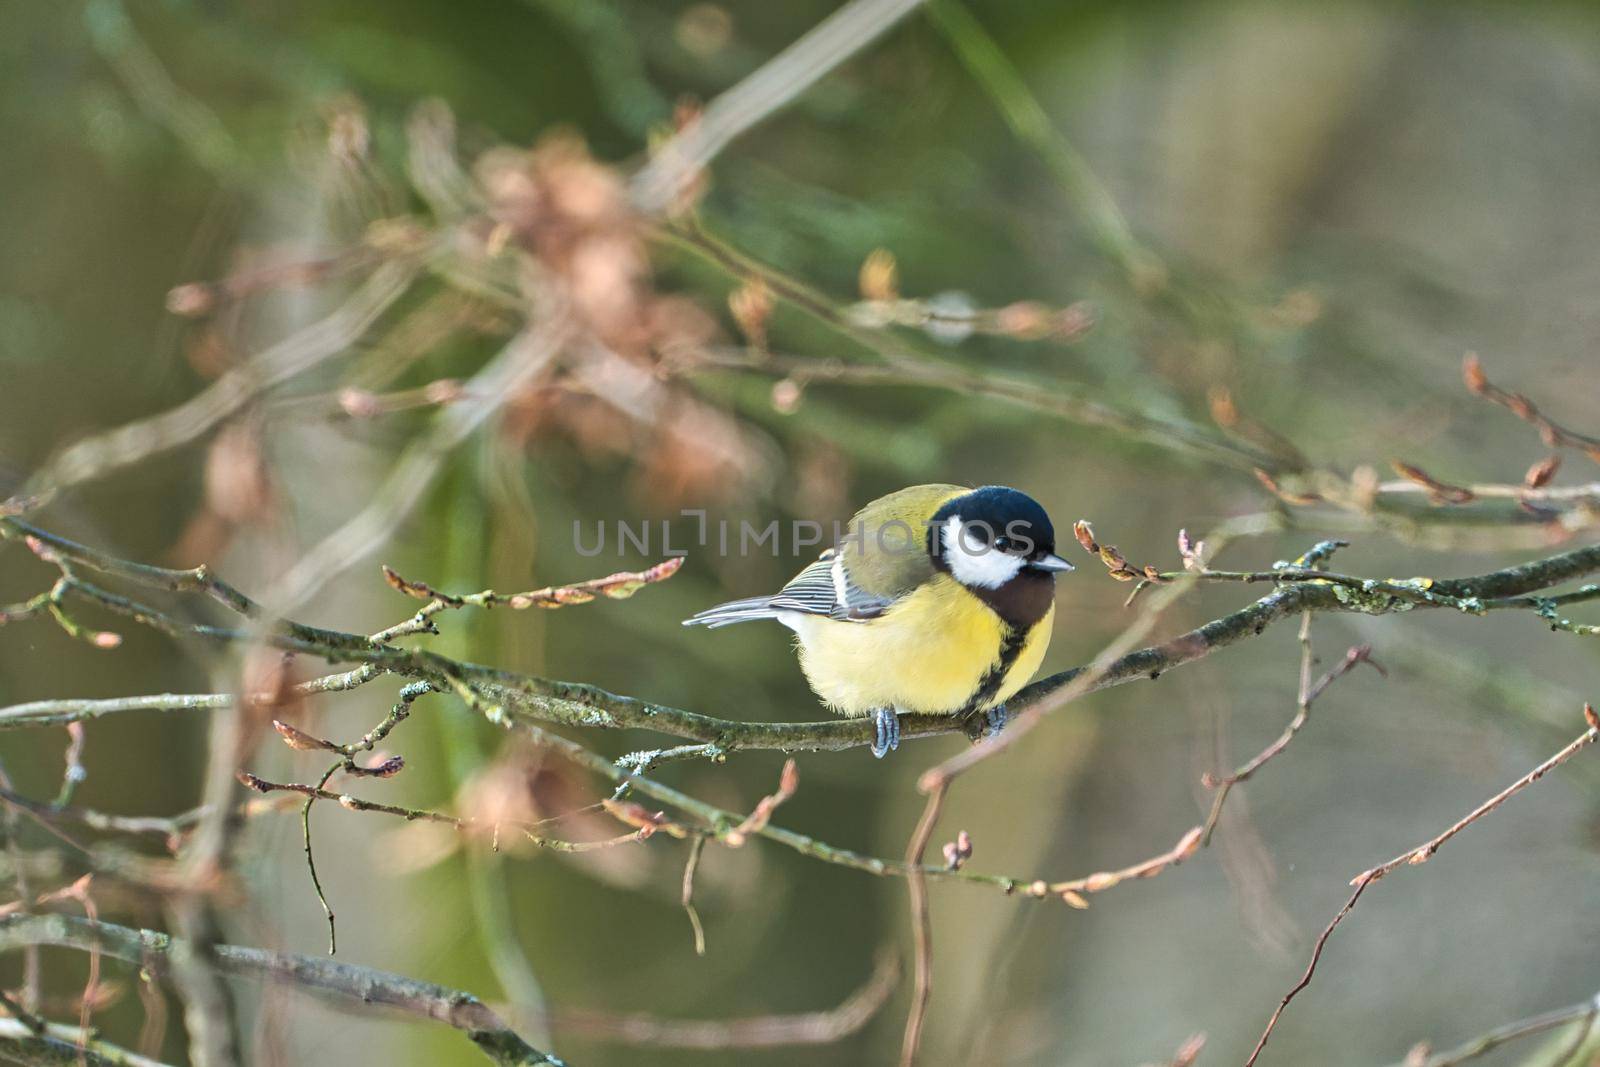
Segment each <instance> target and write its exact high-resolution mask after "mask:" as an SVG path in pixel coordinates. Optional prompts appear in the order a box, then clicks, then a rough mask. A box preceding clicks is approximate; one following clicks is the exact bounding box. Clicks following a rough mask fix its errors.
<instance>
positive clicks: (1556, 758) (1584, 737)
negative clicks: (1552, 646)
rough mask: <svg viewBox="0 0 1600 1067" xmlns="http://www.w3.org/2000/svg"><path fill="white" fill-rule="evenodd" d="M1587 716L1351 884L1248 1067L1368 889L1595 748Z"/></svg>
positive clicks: (1599, 726) (1593, 723)
mask: <svg viewBox="0 0 1600 1067" xmlns="http://www.w3.org/2000/svg"><path fill="white" fill-rule="evenodd" d="M1583 712H1584V718H1585V720H1586V721H1587V722H1588V729H1586V730H1584V732H1583V733H1581V734H1579V735H1578V736H1577V738H1576V739H1574V740H1573V741H1572V742H1571V743H1570V744H1568V745H1567V746H1566V747H1565V748H1563V749H1562V750H1561V751H1559V752H1557V753H1556V754H1555V755H1553V756H1551V757H1550V758H1549V759H1547V760H1545V761H1544V762H1543V763H1541V764H1539V765H1538V766H1537V767H1535V768H1534V769H1533V770H1531V771H1529V772H1528V773H1527V774H1525V775H1523V776H1522V777H1521V778H1518V779H1517V780H1516V781H1515V782H1512V783H1511V784H1510V785H1509V786H1507V787H1506V788H1504V789H1502V790H1501V791H1500V792H1498V793H1496V794H1495V795H1494V796H1492V797H1490V798H1489V799H1488V800H1486V801H1484V802H1483V803H1482V804H1479V805H1478V806H1477V807H1476V808H1473V809H1472V811H1470V812H1468V813H1467V814H1466V815H1465V816H1463V817H1462V818H1460V819H1458V820H1456V821H1455V822H1454V823H1452V824H1451V825H1450V826H1449V827H1448V828H1446V829H1445V830H1444V831H1443V832H1442V833H1440V834H1438V835H1437V836H1435V837H1432V838H1430V839H1428V840H1427V841H1424V842H1423V843H1422V844H1420V845H1418V846H1417V847H1416V848H1412V849H1408V850H1407V851H1405V852H1402V853H1401V854H1400V855H1398V856H1396V857H1395V858H1394V859H1391V860H1389V861H1388V862H1387V863H1380V864H1379V865H1378V866H1376V867H1372V868H1369V869H1367V870H1365V871H1362V872H1361V873H1360V874H1358V875H1356V876H1355V877H1354V878H1353V879H1351V881H1350V884H1351V885H1353V886H1355V887H1356V888H1355V892H1354V893H1352V894H1351V895H1350V899H1349V900H1347V901H1345V905H1344V907H1342V908H1340V909H1339V912H1338V914H1336V915H1334V917H1333V920H1332V921H1331V922H1330V923H1328V925H1327V926H1326V927H1324V928H1323V931H1322V933H1321V935H1319V936H1318V937H1317V941H1316V945H1315V946H1314V947H1313V948H1312V951H1311V960H1310V962H1309V963H1308V964H1307V965H1306V969H1305V973H1303V974H1302V975H1301V976H1300V980H1299V981H1298V982H1296V983H1295V984H1294V987H1293V988H1291V989H1290V990H1289V992H1287V993H1285V994H1284V996H1283V999H1282V1000H1280V1001H1279V1002H1278V1006H1277V1008H1276V1009H1274V1010H1273V1012H1272V1017H1271V1018H1270V1019H1268V1020H1267V1026H1266V1029H1265V1030H1263V1031H1262V1032H1261V1037H1260V1039H1259V1040H1257V1041H1256V1046H1255V1050H1254V1051H1253V1052H1251V1054H1250V1058H1249V1059H1248V1060H1246V1061H1245V1067H1253V1065H1254V1064H1255V1062H1256V1059H1257V1058H1258V1057H1259V1056H1260V1055H1261V1050H1262V1049H1263V1048H1265V1047H1266V1045H1267V1040H1268V1039H1269V1038H1270V1037H1271V1036H1272V1031H1273V1029H1274V1028H1276V1027H1277V1025H1278V1020H1279V1019H1280V1018H1281V1017H1282V1016H1283V1012H1284V1009H1286V1008H1288V1006H1289V1002H1290V1001H1292V1000H1294V998H1295V997H1296V996H1297V995H1298V994H1299V993H1300V991H1301V990H1302V989H1304V988H1305V987H1306V986H1308V985H1310V984H1311V978H1312V976H1313V975H1314V974H1315V973H1316V969H1317V961H1318V960H1320V959H1321V958H1322V949H1323V947H1324V946H1325V945H1326V944H1327V943H1328V938H1329V937H1331V936H1332V935H1333V931H1334V930H1335V929H1337V928H1338V926H1339V924H1340V923H1342V922H1344V920H1345V917H1346V916H1348V915H1349V914H1350V912H1351V911H1352V910H1353V909H1354V908H1355V906H1356V903H1357V902H1358V901H1360V899H1361V895H1362V894H1363V893H1365V892H1366V891H1367V887H1368V886H1371V885H1373V884H1374V883H1375V882H1377V881H1378V880H1379V879H1381V878H1383V877H1384V876H1385V875H1388V874H1390V873H1391V872H1393V871H1395V870H1398V869H1399V868H1401V867H1405V866H1416V865H1417V864H1420V863H1426V862H1427V861H1428V860H1429V859H1430V858H1432V856H1433V854H1434V853H1436V852H1438V851H1439V848H1440V846H1441V845H1443V844H1444V843H1445V842H1446V841H1449V840H1450V839H1451V838H1452V837H1455V836H1456V835H1457V834H1459V833H1460V832H1461V831H1463V830H1465V829H1466V828H1467V827H1469V826H1471V825H1472V824H1473V823H1475V822H1477V821H1478V820H1479V819H1481V818H1483V817H1484V816H1485V815H1487V814H1489V813H1490V812H1491V811H1494V810H1495V809H1496V808H1498V807H1499V806H1500V805H1502V804H1504V803H1505V802H1506V801H1507V800H1510V799H1511V798H1512V797H1514V796H1516V795H1517V794H1518V793H1520V792H1522V791H1523V790H1524V789H1526V788H1528V786H1530V785H1532V784H1533V783H1534V782H1537V781H1538V780H1539V779H1540V778H1543V777H1544V776H1545V775H1546V774H1548V773H1550V771H1552V770H1554V769H1555V768H1556V767H1559V766H1560V765H1561V764H1563V763H1565V762H1566V761H1567V760H1569V759H1571V758H1572V757H1573V756H1575V755H1577V753H1578V752H1579V751H1581V750H1582V749H1583V748H1585V747H1587V746H1588V745H1590V744H1593V743H1594V742H1595V741H1596V740H1600V716H1596V714H1595V710H1594V708H1593V707H1591V706H1590V705H1588V704H1585V705H1584V706H1583Z"/></svg>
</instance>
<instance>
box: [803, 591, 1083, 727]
mask: <svg viewBox="0 0 1600 1067" xmlns="http://www.w3.org/2000/svg"><path fill="white" fill-rule="evenodd" d="M1054 618H1055V608H1054V607H1052V608H1051V609H1050V611H1049V612H1048V613H1047V614H1046V615H1045V617H1044V618H1043V619H1041V620H1040V621H1039V623H1038V624H1037V625H1036V626H1034V627H1033V629H1032V630H1031V631H1030V632H1029V633H1028V634H1027V635H1026V637H1025V638H1024V640H1023V644H1022V649H1021V651H1020V652H1019V653H1018V655H1017V657H1016V659H1015V660H1013V662H1012V664H1011V666H1010V668H1009V669H1008V670H1007V671H1006V675H1005V678H1004V679H1003V681H1002V682H1001V684H1000V687H999V688H998V689H997V690H996V691H995V694H994V697H993V698H992V699H990V700H989V701H987V702H986V706H989V707H992V706H994V705H996V704H1001V703H1004V702H1005V700H1006V699H1007V698H1009V697H1010V696H1011V695H1012V694H1013V693H1015V692H1016V691H1017V690H1018V689H1020V688H1022V686H1023V685H1024V684H1026V682H1027V681H1028V679H1029V678H1031V677H1032V676H1033V673H1034V672H1035V671H1037V670H1038V669H1039V664H1040V662H1041V661H1043V659H1044V653H1045V649H1046V648H1048V647H1049V645H1050V629H1051V623H1052V622H1053V621H1054ZM785 622H787V623H788V624H789V625H791V626H793V627H794V629H795V633H796V635H797V636H798V639H799V645H800V666H801V668H802V669H803V670H804V671H805V674H806V680H807V681H809V682H810V683H811V688H812V689H813V690H815V691H816V693H817V695H818V696H820V697H821V698H822V700H823V702H824V703H825V704H827V705H828V706H829V707H831V708H832V709H834V710H835V711H837V712H839V713H841V714H844V715H864V714H866V713H868V712H870V711H871V710H873V709H874V708H887V707H893V708H899V709H900V710H902V711H920V712H932V713H943V712H955V711H960V710H962V709H963V708H965V707H966V706H967V703H968V701H969V700H970V699H971V697H972V695H973V693H974V692H975V691H976V690H977V688H978V686H979V684H980V683H981V682H982V681H983V679H984V678H985V677H986V676H987V675H988V674H989V672H990V671H992V670H994V669H995V668H996V667H997V666H998V665H999V663H1000V659H1001V649H1002V646H1003V645H1004V643H1005V639H1006V637H1007V636H1008V635H1009V630H1008V629H1007V627H1006V625H1005V623H1003V622H1002V621H1001V619H1000V617H999V616H998V615H996V614H995V613H994V612H993V611H992V610H991V609H990V608H989V607H988V606H987V605H985V604H984V603H983V602H982V601H981V600H979V599H978V598H977V597H975V596H973V595H972V594H971V593H970V592H968V591H967V590H966V589H963V588H962V587H961V586H960V585H959V584H958V583H957V582H955V581H953V580H952V579H951V578H949V577H948V576H946V575H943V574H940V575H937V576H936V577H934V578H933V579H932V580H931V581H929V582H926V583H924V584H923V585H922V586H920V587H918V588H917V589H916V590H915V591H914V592H912V593H910V594H909V595H907V596H906V597H905V599H904V600H901V601H900V602H898V603H896V604H895V605H894V606H893V607H891V608H890V609H889V610H888V611H887V612H885V613H884V614H883V615H881V616H879V617H878V618H876V619H871V620H869V621H866V622H841V621H838V620H835V619H828V618H823V617H821V616H801V617H795V618H794V619H792V621H791V620H789V619H786V620H785Z"/></svg>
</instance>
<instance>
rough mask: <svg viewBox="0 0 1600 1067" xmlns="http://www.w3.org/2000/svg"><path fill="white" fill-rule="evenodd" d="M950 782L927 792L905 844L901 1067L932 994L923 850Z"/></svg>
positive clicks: (911, 1052)
mask: <svg viewBox="0 0 1600 1067" xmlns="http://www.w3.org/2000/svg"><path fill="white" fill-rule="evenodd" d="M948 790H949V783H948V782H947V781H942V782H940V783H938V785H937V786H936V787H935V788H934V789H933V790H932V791H931V792H930V793H929V794H928V803H927V806H926V807H924V808H923V811H922V818H921V819H919V820H918V821H917V827H916V829H915V830H914V831H913V832H912V834H911V840H910V842H909V843H908V844H907V845H906V891H907V893H909V894H910V897H911V935H912V938H913V944H914V945H915V950H916V957H915V961H916V962H915V968H914V970H913V971H912V988H911V1008H910V1011H909V1012H908V1013H907V1015H906V1029H905V1034H904V1036H903V1038H902V1039H901V1042H900V1067H911V1065H912V1064H914V1063H915V1062H916V1060H917V1050H918V1049H920V1048H921V1047H922V1028H923V1026H924V1025H925V1024H926V1022H927V1018H928V1002H929V1001H930V1000H931V999H932V997H933V921H932V916H931V915H930V914H929V909H928V883H927V879H926V878H925V876H924V874H923V863H922V856H923V853H924V852H926V851H927V848H928V842H929V841H930V840H931V839H932V838H933V828H934V825H935V824H936V823H938V821H939V813H940V811H941V810H942V809H943V808H944V798H945V793H946V792H947V791H948Z"/></svg>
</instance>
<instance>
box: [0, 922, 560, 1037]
mask: <svg viewBox="0 0 1600 1067" xmlns="http://www.w3.org/2000/svg"><path fill="white" fill-rule="evenodd" d="M26 945H57V946H62V947H66V948H75V949H82V950H84V951H88V950H90V949H92V948H98V949H99V950H101V951H102V952H104V953H106V954H107V955H109V956H113V957H115V958H117V959H120V960H126V961H128V962H130V963H134V964H138V965H139V966H141V967H144V968H146V969H154V970H156V971H157V972H158V973H159V972H161V971H163V970H166V969H168V968H170V967H171V966H172V964H173V959H174V957H175V955H177V954H178V953H180V952H182V951H184V950H186V949H187V948H188V947H189V946H187V945H186V944H185V943H184V942H182V941H180V940H178V939H176V938H172V937H169V936H167V935H166V934H162V933H157V932H156V931H154V930H138V929H133V928H130V927H125V926H116V925H113V924H111V923H93V922H88V921H85V920H83V919H73V918H70V917H68V916H65V915H15V916H9V917H6V918H0V950H6V949H15V948H20V947H23V946H26ZM212 958H213V961H214V963H215V965H216V966H217V967H218V968H219V969H221V970H222V971H224V972H225V973H227V974H230V975H235V976H238V977H243V978H250V979H254V980H257V981H262V982H271V983H277V984H281V985H284V986H287V987H289V988H292V989H296V990H298V991H300V992H303V993H309V994H313V995H316V996H320V997H323V998H324V999H326V1000H328V1001H329V1002H330V1003H331V1004H332V1005H333V1006H334V1007H338V1008H343V1009H346V1010H351V1011H361V1012H370V1011H380V1012H393V1013H399V1014H401V1015H406V1016H409V1017H411V1018H416V1019H427V1020H431V1021H433V1022H438V1023H443V1024H445V1025H447V1026H451V1027H454V1028H455V1029H457V1030H460V1031H462V1032H464V1033H465V1034H466V1035H467V1036H468V1037H469V1038H471V1039H472V1041H473V1043H474V1044H476V1045H477V1046H478V1047H479V1049H480V1050H481V1051H482V1052H483V1053H484V1054H485V1055H486V1056H488V1057H489V1058H490V1059H491V1060H493V1061H494V1062H495V1063H497V1064H501V1065H504V1067H534V1065H538V1064H552V1065H559V1062H560V1061H558V1060H556V1059H554V1058H553V1057H551V1056H549V1055H547V1054H545V1053H543V1052H540V1051H539V1050H537V1049H535V1048H533V1047H532V1046H530V1045H528V1044H527V1043H526V1042H524V1041H523V1040H522V1039H521V1038H520V1037H518V1036H517V1034H516V1032H515V1031H513V1030H512V1029H511V1028H510V1027H508V1026H507V1025H506V1024H505V1023H504V1022H503V1021H502V1020H501V1019H500V1017H499V1016H498V1015H496V1014H495V1013H494V1012H493V1011H491V1010H490V1009H489V1008H488V1007H487V1006H485V1005H484V1004H483V1003H482V1002H481V1001H480V1000H478V998H477V997H474V996H473V995H472V994H470V993H463V992H461V991H459V990H455V989H448V988H446V987H444V986H439V985H434V984H433V983H431V982H422V981H418V980H417V979H414V978H406V977H404V976H403V975H398V974H390V973H388V972H385V971H378V970H373V969H371V968H368V967H358V966H355V965H353V964H348V963H337V962H335V961H333V960H328V959H318V958H316V957H313V956H299V955H293V954H290V953H276V952H268V951H266V950H265V949H259V948H243V947H240V946H237V945H214V946H212ZM134 1062H136V1061H134Z"/></svg>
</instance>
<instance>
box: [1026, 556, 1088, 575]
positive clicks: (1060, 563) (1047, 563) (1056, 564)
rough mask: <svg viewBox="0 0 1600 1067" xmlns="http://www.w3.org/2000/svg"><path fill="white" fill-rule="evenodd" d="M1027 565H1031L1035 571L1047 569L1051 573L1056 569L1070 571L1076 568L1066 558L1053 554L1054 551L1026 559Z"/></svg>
mask: <svg viewBox="0 0 1600 1067" xmlns="http://www.w3.org/2000/svg"><path fill="white" fill-rule="evenodd" d="M1028 566H1030V567H1032V568H1033V569H1034V570H1036V571H1047V572H1049V573H1051V574H1054V573H1055V572H1056V571H1070V570H1076V569H1077V568H1075V567H1074V566H1073V565H1072V564H1070V563H1068V562H1067V561H1066V560H1064V559H1062V558H1061V557H1060V556H1058V555H1055V554H1054V553H1051V554H1050V555H1046V556H1040V557H1039V558H1038V559H1030V560H1029V561H1028Z"/></svg>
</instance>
